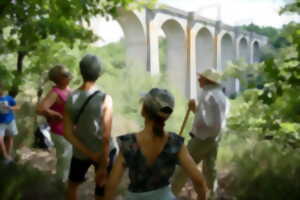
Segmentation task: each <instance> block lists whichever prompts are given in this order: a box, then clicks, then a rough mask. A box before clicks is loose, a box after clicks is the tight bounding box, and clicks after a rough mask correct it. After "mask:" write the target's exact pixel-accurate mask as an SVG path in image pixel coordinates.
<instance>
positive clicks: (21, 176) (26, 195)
mask: <svg viewBox="0 0 300 200" xmlns="http://www.w3.org/2000/svg"><path fill="white" fill-rule="evenodd" d="M0 162H2V161H0ZM0 176H1V180H0V193H1V199H2V200H24V199H36V200H45V199H57V200H62V199H64V193H65V191H64V186H63V184H62V183H60V182H59V181H58V180H56V179H55V178H54V177H53V176H49V175H48V174H45V173H42V172H40V171H38V170H37V169H34V168H32V167H31V166H29V165H18V166H17V165H9V166H5V165H3V164H2V163H0Z"/></svg>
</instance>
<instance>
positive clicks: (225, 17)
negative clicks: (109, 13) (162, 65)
mask: <svg viewBox="0 0 300 200" xmlns="http://www.w3.org/2000/svg"><path fill="white" fill-rule="evenodd" d="M290 1H293V0H158V2H159V3H162V4H166V5H169V6H172V7H175V8H179V9H182V10H185V11H196V12H197V13H198V14H199V15H201V16H204V17H207V18H209V19H213V20H216V19H217V18H218V14H217V13H218V12H217V7H219V8H220V10H221V12H220V16H221V20H222V21H223V22H224V23H225V24H228V25H232V26H236V25H242V24H249V23H251V22H252V23H254V24H257V25H259V26H273V27H276V28H280V27H281V26H282V25H283V24H287V23H288V22H290V21H292V20H293V21H298V22H300V16H299V15H282V16H280V15H279V14H278V12H279V10H280V8H282V7H283V6H284V5H285V4H286V2H290ZM216 5H218V6H216ZM92 29H93V30H94V31H95V33H96V34H97V35H99V36H100V37H101V38H102V40H100V41H98V42H97V43H96V44H97V45H104V44H107V43H109V42H114V41H118V40H119V39H120V38H121V37H122V36H123V32H122V29H121V27H120V26H119V24H118V23H117V22H116V21H106V20H104V19H101V18H97V19H96V20H94V22H93V23H92Z"/></svg>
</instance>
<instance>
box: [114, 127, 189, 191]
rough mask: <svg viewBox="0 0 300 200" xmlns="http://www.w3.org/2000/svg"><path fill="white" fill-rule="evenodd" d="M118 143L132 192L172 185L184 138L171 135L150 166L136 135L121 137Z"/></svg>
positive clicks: (174, 134)
mask: <svg viewBox="0 0 300 200" xmlns="http://www.w3.org/2000/svg"><path fill="white" fill-rule="evenodd" d="M118 143H119V147H120V152H121V153H122V155H123V157H124V160H125V163H124V164H125V166H126V167H128V169H129V179H130V184H129V188H128V189H129V191H130V192H136V193H139V192H148V191H152V190H156V189H159V188H161V187H165V186H167V185H169V184H170V182H169V180H170V177H171V176H172V175H173V173H174V170H175V167H176V165H177V164H179V160H178V156H177V153H178V152H179V151H180V148H181V146H182V144H183V143H184V138H183V137H181V136H179V135H177V134H176V133H170V134H169V137H168V140H167V142H166V144H165V146H164V148H163V150H162V151H161V153H160V154H159V155H158V156H157V158H156V160H155V162H154V163H153V164H151V165H150V166H149V165H148V164H147V158H146V157H145V156H144V154H143V153H142V151H141V150H140V148H139V146H138V143H137V139H136V134H127V135H123V136H120V137H118Z"/></svg>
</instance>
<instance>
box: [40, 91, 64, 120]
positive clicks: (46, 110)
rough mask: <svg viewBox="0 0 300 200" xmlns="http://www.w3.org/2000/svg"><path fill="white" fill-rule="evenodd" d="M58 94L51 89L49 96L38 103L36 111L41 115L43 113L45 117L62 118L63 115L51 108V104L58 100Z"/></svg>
mask: <svg viewBox="0 0 300 200" xmlns="http://www.w3.org/2000/svg"><path fill="white" fill-rule="evenodd" d="M57 97H58V95H57V94H56V93H55V92H52V91H50V92H49V93H48V94H47V96H46V97H45V98H44V99H43V100H42V101H41V102H40V103H39V104H38V106H37V108H36V112H37V114H39V115H43V116H45V117H55V118H58V119H62V118H63V116H62V115H61V114H60V113H58V112H55V111H54V110H51V109H50V108H51V106H52V105H53V104H54V103H55V102H56V100H57Z"/></svg>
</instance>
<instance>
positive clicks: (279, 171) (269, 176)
mask: <svg viewBox="0 0 300 200" xmlns="http://www.w3.org/2000/svg"><path fill="white" fill-rule="evenodd" d="M299 161H300V157H299V154H297V153H292V152H290V151H286V149H283V148H280V147H278V146H276V145H274V144H272V143H271V142H266V141H264V142H258V143H255V144H254V145H253V146H252V148H251V149H248V150H246V151H245V152H243V153H241V154H240V155H236V157H235V158H234V159H233V160H232V161H231V162H232V165H233V168H232V172H231V174H230V176H231V178H232V182H231V183H230V190H231V191H232V193H233V194H234V196H235V197H236V198H237V199H239V200H250V199H256V200H265V199H272V200H282V199H289V200H296V199H298V198H299V196H300V190H299V188H300V182H299V181H298V178H297V177H299V176H300V165H299V163H300V162H299Z"/></svg>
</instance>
